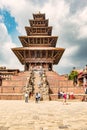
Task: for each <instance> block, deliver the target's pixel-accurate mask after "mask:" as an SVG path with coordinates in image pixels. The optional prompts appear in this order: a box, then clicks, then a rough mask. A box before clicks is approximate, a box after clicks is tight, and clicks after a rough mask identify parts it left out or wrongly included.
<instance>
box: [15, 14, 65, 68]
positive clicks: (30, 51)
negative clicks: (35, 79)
mask: <svg viewBox="0 0 87 130" xmlns="http://www.w3.org/2000/svg"><path fill="white" fill-rule="evenodd" d="M29 22H30V27H28V26H26V27H25V30H26V33H27V36H19V39H20V41H21V43H22V46H23V47H18V48H12V50H13V52H14V53H15V55H16V56H17V57H18V59H19V61H20V62H21V63H22V64H23V65H25V70H30V68H32V66H33V68H34V66H41V67H43V68H45V69H47V70H49V69H51V70H52V66H53V64H58V62H59V60H60V59H61V56H62V54H63V52H64V50H65V49H64V48H56V43H57V39H58V37H57V36H51V34H52V26H48V20H47V19H45V14H41V13H38V14H33V19H31V20H29Z"/></svg>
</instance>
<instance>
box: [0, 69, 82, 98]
mask: <svg viewBox="0 0 87 130" xmlns="http://www.w3.org/2000/svg"><path fill="white" fill-rule="evenodd" d="M31 79H33V80H32V82H31ZM26 91H28V93H30V92H33V95H32V96H31V97H30V100H35V94H36V93H37V92H40V93H41V95H42V97H43V100H49V99H51V100H56V99H57V98H58V91H62V92H67V93H70V92H73V93H74V94H84V89H83V87H74V86H73V82H72V81H70V80H68V79H67V77H65V76H60V75H58V74H57V73H56V72H54V71H45V73H43V74H41V73H40V71H34V74H33V78H32V75H31V71H25V72H19V73H18V74H17V75H12V76H11V77H10V79H9V80H3V82H2V86H0V99H6V100H7V99H8V100H11V99H12V100H22V99H24V93H25V92H26Z"/></svg>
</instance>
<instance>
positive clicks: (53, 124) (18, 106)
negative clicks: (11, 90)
mask: <svg viewBox="0 0 87 130" xmlns="http://www.w3.org/2000/svg"><path fill="white" fill-rule="evenodd" d="M0 130H87V102H68V104H67V105H63V103H62V102H58V101H41V102H39V103H38V104H37V103H35V102H34V101H29V102H28V103H25V102H24V101H23V100H21V101H19V100H14V101H12V100H0Z"/></svg>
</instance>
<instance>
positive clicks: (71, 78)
mask: <svg viewBox="0 0 87 130" xmlns="http://www.w3.org/2000/svg"><path fill="white" fill-rule="evenodd" d="M77 76H78V72H77V71H75V70H72V71H71V72H70V74H69V76H68V77H69V80H74V79H75V77H77Z"/></svg>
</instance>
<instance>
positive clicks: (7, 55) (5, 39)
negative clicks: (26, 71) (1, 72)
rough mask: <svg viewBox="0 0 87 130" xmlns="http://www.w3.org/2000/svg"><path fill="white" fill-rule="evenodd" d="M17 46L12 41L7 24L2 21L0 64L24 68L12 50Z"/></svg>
mask: <svg viewBox="0 0 87 130" xmlns="http://www.w3.org/2000/svg"><path fill="white" fill-rule="evenodd" d="M15 46H16V45H15V44H14V43H12V41H11V37H10V36H9V34H8V32H7V29H6V26H5V25H4V23H0V56H1V57H0V66H6V67H7V68H13V69H14V68H20V69H22V66H21V64H20V63H19V61H18V59H17V58H16V56H15V55H14V54H13V52H12V51H11V48H12V47H15ZM1 59H2V60H1Z"/></svg>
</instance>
